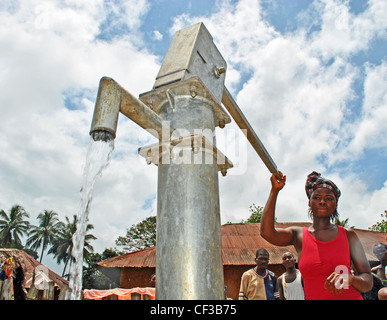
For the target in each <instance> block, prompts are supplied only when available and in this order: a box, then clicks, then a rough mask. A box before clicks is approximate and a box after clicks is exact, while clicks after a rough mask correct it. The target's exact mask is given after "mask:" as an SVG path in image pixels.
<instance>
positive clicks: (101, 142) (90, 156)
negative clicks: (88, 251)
mask: <svg viewBox="0 0 387 320" xmlns="http://www.w3.org/2000/svg"><path fill="white" fill-rule="evenodd" d="M113 150H114V139H113V136H112V135H110V134H109V133H107V132H98V133H94V134H93V136H91V137H90V142H89V146H88V150H87V155H86V164H85V169H84V172H83V178H82V188H81V204H80V209H79V213H78V217H77V218H78V220H77V230H76V232H75V234H74V236H73V250H72V253H71V254H72V256H73V257H74V258H75V263H73V264H72V265H71V269H70V285H69V287H70V289H71V290H70V292H69V293H68V295H67V299H69V300H80V299H81V295H82V268H83V246H84V242H85V234H86V227H87V224H88V221H89V220H88V216H89V212H90V205H91V201H92V200H93V189H94V183H95V181H96V180H97V178H98V177H99V176H100V175H101V174H102V171H103V170H104V169H105V168H106V167H107V166H108V164H109V161H110V157H111V154H112V152H113Z"/></svg>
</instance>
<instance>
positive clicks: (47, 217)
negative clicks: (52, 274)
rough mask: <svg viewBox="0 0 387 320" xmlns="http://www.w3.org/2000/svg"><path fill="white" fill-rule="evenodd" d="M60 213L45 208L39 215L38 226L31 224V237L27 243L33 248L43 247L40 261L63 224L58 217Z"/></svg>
mask: <svg viewBox="0 0 387 320" xmlns="http://www.w3.org/2000/svg"><path fill="white" fill-rule="evenodd" d="M57 216H58V214H57V213H56V212H54V211H52V210H51V211H47V210H44V211H43V212H42V213H39V215H38V218H37V219H38V221H39V225H38V226H32V225H31V226H30V231H29V237H28V239H27V243H26V245H27V246H28V247H30V248H31V249H33V250H37V249H38V248H39V247H42V253H41V254H40V261H39V262H42V259H43V253H44V250H46V249H47V246H48V245H52V244H53V243H54V240H55V237H56V234H57V232H58V230H59V229H60V228H61V226H62V224H63V223H62V222H60V221H59V219H58V218H57Z"/></svg>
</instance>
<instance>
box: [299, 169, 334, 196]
mask: <svg viewBox="0 0 387 320" xmlns="http://www.w3.org/2000/svg"><path fill="white" fill-rule="evenodd" d="M317 188H328V189H330V190H331V191H332V192H333V193H334V194H335V196H336V201H338V200H339V198H340V195H341V192H340V189H339V188H338V187H337V186H336V185H335V184H334V183H333V182H332V181H331V180H329V179H327V178H324V177H321V174H320V173H317V172H316V171H313V172H312V173H311V174H309V175H308V178H307V180H306V183H305V191H306V195H307V196H308V198H309V199H310V196H311V195H312V193H313V191H315V190H316V189H317Z"/></svg>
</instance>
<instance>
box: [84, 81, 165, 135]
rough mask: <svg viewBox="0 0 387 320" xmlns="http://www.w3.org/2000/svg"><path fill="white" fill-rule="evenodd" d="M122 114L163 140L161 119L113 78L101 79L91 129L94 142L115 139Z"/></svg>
mask: <svg viewBox="0 0 387 320" xmlns="http://www.w3.org/2000/svg"><path fill="white" fill-rule="evenodd" d="M120 112H121V113H122V114H124V115H125V116H127V117H128V118H129V119H131V120H133V121H134V122H135V123H137V124H138V125H139V126H140V127H142V128H144V129H145V130H147V131H148V132H150V133H151V134H152V135H154V136H155V137H156V138H158V139H161V133H162V120H161V118H160V117H159V116H158V115H157V114H156V113H155V112H154V111H152V110H151V109H150V108H149V107H148V106H147V105H145V104H144V103H143V102H141V101H140V100H139V99H137V98H136V97H134V96H133V95H132V94H131V93H129V92H128V91H126V90H125V89H124V88H122V87H121V86H120V85H119V84H118V83H117V82H116V81H114V80H113V79H112V78H109V77H103V78H101V80H100V82H99V88H98V95H97V101H96V103H95V108H94V114H93V120H92V122H91V128H90V135H91V136H92V137H93V139H94V140H103V141H108V140H112V139H115V137H116V131H117V122H118V114H119V113H120Z"/></svg>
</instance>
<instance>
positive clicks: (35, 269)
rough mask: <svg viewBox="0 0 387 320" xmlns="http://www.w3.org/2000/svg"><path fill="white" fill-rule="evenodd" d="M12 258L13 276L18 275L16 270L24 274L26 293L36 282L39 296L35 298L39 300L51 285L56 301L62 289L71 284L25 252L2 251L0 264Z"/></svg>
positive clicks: (23, 281)
mask: <svg viewBox="0 0 387 320" xmlns="http://www.w3.org/2000/svg"><path fill="white" fill-rule="evenodd" d="M11 257H12V258H13V265H12V272H13V276H15V275H16V270H17V269H19V270H20V272H21V274H22V275H21V277H24V280H22V287H23V288H24V289H25V290H26V291H29V290H30V288H31V285H32V284H33V281H34V286H35V288H36V289H37V292H36V293H37V296H36V297H35V298H37V299H39V300H40V299H42V298H43V293H44V291H45V290H48V288H49V286H50V285H51V286H52V287H53V290H54V297H55V299H58V296H59V293H60V290H61V288H64V287H67V286H68V284H69V283H68V281H67V280H65V279H63V278H62V277H61V276H59V275H58V274H56V273H55V272H54V271H52V270H50V269H48V268H47V267H46V266H45V265H43V264H41V263H40V262H38V261H37V260H35V259H34V258H32V257H31V256H30V255H29V254H27V253H26V252H24V251H23V250H18V249H0V263H3V262H5V260H6V259H8V258H11ZM14 281H15V280H14ZM15 299H16V292H15Z"/></svg>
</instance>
